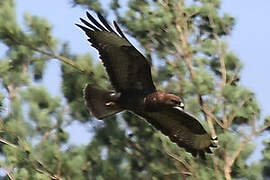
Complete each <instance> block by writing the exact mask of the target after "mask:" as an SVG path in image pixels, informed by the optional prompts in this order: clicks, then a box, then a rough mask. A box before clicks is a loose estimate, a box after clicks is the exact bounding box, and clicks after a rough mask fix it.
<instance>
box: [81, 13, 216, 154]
mask: <svg viewBox="0 0 270 180" xmlns="http://www.w3.org/2000/svg"><path fill="white" fill-rule="evenodd" d="M86 15H87V17H88V19H89V21H90V22H88V21H86V20H84V19H81V22H82V23H83V24H84V25H85V26H83V25H80V24H76V25H77V26H78V27H80V28H81V29H82V30H83V31H84V32H85V33H86V35H87V36H88V38H89V39H88V41H89V42H90V43H91V45H92V46H93V47H94V48H96V49H97V50H98V51H99V54H100V59H101V60H102V62H103V64H104V66H105V68H106V71H107V73H108V75H109V78H110V81H111V84H112V86H113V87H114V89H115V91H116V93H117V94H118V95H119V97H118V96H117V98H116V96H113V94H114V93H112V92H111V91H108V90H100V89H97V88H93V87H91V86H90V85H87V86H86V88H85V90H84V97H85V101H86V105H87V107H88V108H89V109H90V111H91V112H92V113H93V115H95V116H96V117H97V118H99V119H102V118H104V117H107V116H109V115H112V114H115V113H117V112H120V111H122V110H128V111H131V112H133V113H135V114H137V115H139V116H141V117H143V118H144V119H145V120H146V121H147V122H148V123H150V124H151V125H153V126H154V127H155V128H156V129H158V130H160V131H161V132H162V133H163V134H164V135H166V136H168V137H169V138H170V140H171V141H172V142H175V143H176V144H177V145H178V146H179V147H183V148H184V149H185V150H186V151H187V152H190V153H191V154H192V155H194V156H197V155H199V156H200V157H202V158H205V152H207V153H211V152H212V151H211V149H210V147H216V144H215V143H214V142H213V141H215V140H217V139H216V137H215V138H214V139H213V138H211V136H210V134H209V133H208V132H207V131H206V130H205V129H204V127H203V126H202V125H201V124H200V122H199V121H198V120H197V119H196V118H195V117H193V116H192V115H190V114H188V113H187V112H185V111H183V110H179V109H177V108H175V107H176V106H178V105H181V104H182V102H181V98H179V97H178V96H175V95H172V94H168V93H165V92H164V91H161V90H156V88H155V86H154V83H153V81H152V76H151V68H150V64H149V63H148V61H147V59H146V58H145V57H144V56H143V55H142V54H141V53H140V52H139V51H138V50H137V49H136V48H135V47H134V46H133V45H132V44H131V43H130V42H129V41H128V39H127V38H126V36H125V35H124V33H123V32H122V31H121V29H120V27H119V26H118V25H117V23H116V22H115V21H114V27H115V30H114V29H113V28H112V27H111V26H110V25H109V23H108V22H107V21H106V19H105V18H104V17H102V15H101V14H98V18H99V20H100V22H101V23H99V22H98V21H97V20H96V19H95V18H94V17H93V16H92V15H90V14H89V13H88V12H87V13H86ZM110 93H112V94H111V95H110ZM95 94H97V96H95Z"/></svg>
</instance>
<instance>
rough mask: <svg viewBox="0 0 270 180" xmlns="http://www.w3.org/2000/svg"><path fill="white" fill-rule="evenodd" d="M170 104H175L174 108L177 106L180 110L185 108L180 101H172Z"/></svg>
mask: <svg viewBox="0 0 270 180" xmlns="http://www.w3.org/2000/svg"><path fill="white" fill-rule="evenodd" d="M171 102H172V103H173V104H175V105H176V106H179V107H180V108H182V109H184V107H185V105H184V103H182V102H181V101H177V100H174V99H172V100H171Z"/></svg>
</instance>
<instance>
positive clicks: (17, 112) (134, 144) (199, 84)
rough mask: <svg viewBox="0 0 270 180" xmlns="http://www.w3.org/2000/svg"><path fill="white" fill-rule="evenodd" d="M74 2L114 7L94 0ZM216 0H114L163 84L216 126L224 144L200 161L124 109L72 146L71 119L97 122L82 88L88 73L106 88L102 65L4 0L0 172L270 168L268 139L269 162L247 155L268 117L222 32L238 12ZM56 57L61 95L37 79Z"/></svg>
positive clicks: (61, 175)
mask: <svg viewBox="0 0 270 180" xmlns="http://www.w3.org/2000/svg"><path fill="white" fill-rule="evenodd" d="M73 3H74V5H79V6H82V7H87V8H90V9H92V10H94V11H97V12H102V13H103V14H108V10H109V9H104V8H102V6H101V4H100V2H99V1H97V0H95V1H88V0H80V1H78V0H73ZM220 3H221V2H220V1H218V0H201V1H195V0H194V1H189V2H188V3H187V2H185V1H183V0H170V1H167V0H160V1H155V0H153V1H151V0H142V1H132V0H130V1H128V2H127V4H126V2H124V1H118V0H112V1H111V2H110V5H111V6H110V9H111V10H112V12H113V13H114V15H115V17H116V18H117V21H118V22H119V23H120V24H121V25H122V27H123V28H124V30H126V33H128V34H129V35H131V36H133V37H135V38H136V39H137V41H138V42H139V44H140V45H141V46H140V50H141V51H143V52H144V54H145V56H146V57H147V58H148V59H149V60H150V61H151V64H152V73H153V76H154V80H155V83H156V85H157V86H158V88H160V89H164V90H166V91H169V92H172V93H175V94H177V95H179V96H181V97H183V98H184V101H185V104H186V109H187V111H188V112H190V113H192V114H194V115H195V116H197V117H199V119H200V120H201V121H202V123H205V126H207V127H209V131H210V132H211V134H212V135H215V134H217V135H218V137H219V149H217V150H216V151H215V153H214V155H212V156H210V155H209V156H207V159H206V161H203V160H200V159H198V158H194V157H192V156H191V155H190V154H188V153H186V152H185V151H184V150H183V149H180V148H178V147H177V146H176V145H175V144H173V143H171V142H170V141H169V139H168V138H167V137H165V136H163V135H162V134H161V133H160V132H157V131H156V130H154V129H153V128H152V127H151V126H149V125H148V124H147V123H146V122H144V121H142V120H141V119H139V118H138V117H135V116H134V115H132V114H130V113H128V112H125V113H122V114H119V115H117V116H114V117H110V118H107V119H105V120H104V121H103V123H97V125H96V128H95V130H94V132H93V133H94V137H93V139H92V140H91V141H90V143H89V144H88V145H86V146H83V145H81V146H74V145H73V146H71V145H70V144H69V143H68V137H69V134H68V132H66V127H67V126H68V125H69V124H70V123H71V122H72V121H80V122H89V123H93V124H94V123H96V122H97V121H96V120H95V118H93V117H91V116H90V115H89V113H88V111H87V110H86V108H85V106H84V103H83V97H82V89H83V86H84V84H85V83H87V82H91V83H92V84H96V85H98V86H102V87H108V88H110V87H111V86H110V84H109V83H108V79H107V75H106V73H105V71H104V68H103V67H102V65H101V64H100V63H96V62H95V61H94V60H93V59H92V58H91V56H90V55H88V54H86V55H78V54H72V53H70V50H69V48H68V44H60V43H59V42H57V41H56V39H55V38H54V37H52V35H51V26H50V24H49V22H47V21H46V20H45V19H43V18H40V17H36V16H32V15H30V14H27V15H25V17H24V20H25V25H26V26H27V27H28V31H23V30H22V28H21V27H20V26H19V25H18V23H17V20H16V14H15V10H14V8H15V3H14V1H13V0H5V1H1V2H0V42H1V43H3V44H5V46H7V48H8V50H7V52H6V56H5V57H4V58H3V59H1V60H0V77H1V86H2V90H1V91H0V102H1V103H0V108H1V116H0V118H1V119H0V128H1V129H0V142H1V145H0V153H1V155H2V157H3V158H1V159H0V166H1V167H2V170H3V171H4V172H5V177H3V178H6V179H7V178H10V179H231V178H244V179H262V178H263V177H262V175H261V172H264V176H265V177H269V175H268V174H267V168H268V167H267V163H268V162H269V158H268V155H267V154H269V152H268V148H266V149H265V159H264V162H265V167H264V168H263V165H262V163H260V162H255V163H253V164H251V165H249V164H247V162H246V160H247V158H248V157H249V156H250V155H251V154H252V152H253V151H254V149H255V146H254V143H252V140H254V138H256V136H258V135H260V134H262V133H263V132H264V131H265V130H267V129H268V127H269V121H267V119H266V120H265V123H264V124H263V125H260V124H259V122H258V120H259V118H260V107H259V106H258V103H257V101H256V98H255V95H254V93H253V92H252V91H250V90H248V89H247V88H245V87H243V86H242V85H241V84H240V83H239V80H240V77H241V74H240V71H241V68H242V63H241V61H240V59H239V58H238V57H237V56H236V55H235V54H234V53H233V52H231V51H229V50H228V45H227V43H226V41H225V37H226V36H229V35H230V33H231V31H232V28H233V25H234V23H235V21H234V18H233V17H231V16H230V15H228V14H221V13H220ZM59 47H61V48H59ZM58 49H60V50H58ZM52 58H56V59H59V60H60V61H62V62H63V63H62V65H61V71H62V93H63V95H64V98H65V102H63V100H62V99H60V98H59V97H52V96H51V95H50V94H49V93H48V91H47V89H46V87H44V86H42V84H40V83H39V82H40V80H42V79H43V75H44V69H45V68H46V64H47V63H48V60H50V59H52ZM69 59H72V60H73V61H71V60H69ZM78 69H79V71H78ZM4 97H6V98H7V99H8V100H7V101H4V99H5V98H4ZM6 109H8V111H6Z"/></svg>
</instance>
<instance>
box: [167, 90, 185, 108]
mask: <svg viewBox="0 0 270 180" xmlns="http://www.w3.org/2000/svg"><path fill="white" fill-rule="evenodd" d="M164 103H165V104H166V105H168V106H171V107H174V108H177V109H179V108H180V110H184V108H185V105H184V103H183V101H182V99H181V98H180V97H178V96H176V95H174V94H166V95H165V96H164Z"/></svg>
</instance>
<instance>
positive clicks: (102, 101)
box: [83, 84, 124, 119]
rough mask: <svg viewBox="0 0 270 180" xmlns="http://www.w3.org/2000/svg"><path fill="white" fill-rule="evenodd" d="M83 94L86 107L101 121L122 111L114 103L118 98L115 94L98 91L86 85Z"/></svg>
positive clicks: (102, 90)
mask: <svg viewBox="0 0 270 180" xmlns="http://www.w3.org/2000/svg"><path fill="white" fill-rule="evenodd" d="M83 93H84V99H85V104H86V106H87V107H88V109H89V110H90V111H91V113H92V114H93V115H94V116H95V117H96V118H98V119H103V118H105V117H108V116H111V115H113V114H116V113H118V112H120V111H123V110H124V109H123V108H121V107H120V106H119V105H118V104H117V103H115V100H117V98H119V96H120V95H118V94H117V93H114V92H112V91H108V90H104V89H98V88H95V87H92V86H91V85H90V84H86V86H85V88H84V90H83Z"/></svg>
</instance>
